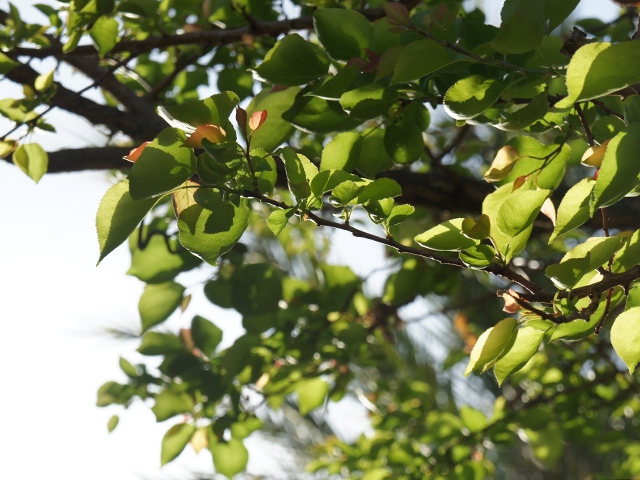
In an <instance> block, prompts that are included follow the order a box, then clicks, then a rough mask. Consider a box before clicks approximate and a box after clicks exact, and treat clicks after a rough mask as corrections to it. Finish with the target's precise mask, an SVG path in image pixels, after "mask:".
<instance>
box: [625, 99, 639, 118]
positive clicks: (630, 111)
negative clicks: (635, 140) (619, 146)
mask: <svg viewBox="0 0 640 480" xmlns="http://www.w3.org/2000/svg"><path fill="white" fill-rule="evenodd" d="M624 121H625V122H626V123H627V125H629V124H631V123H636V122H640V97H639V96H637V95H634V96H631V97H629V98H627V99H626V100H625V101H624Z"/></svg>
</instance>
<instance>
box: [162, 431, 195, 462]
mask: <svg viewBox="0 0 640 480" xmlns="http://www.w3.org/2000/svg"><path fill="white" fill-rule="evenodd" d="M195 432H196V426H195V425H191V424H189V423H179V424H178V425H174V426H173V427H171V428H170V429H169V430H167V433H165V434H164V437H163V438H162V450H161V453H160V465H166V464H167V463H169V462H171V461H172V460H173V459H175V458H176V457H177V456H178V455H180V454H181V453H182V451H183V450H184V447H186V446H187V444H188V443H189V440H191V437H193V434H194V433H195Z"/></svg>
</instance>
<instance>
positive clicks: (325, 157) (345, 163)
mask: <svg viewBox="0 0 640 480" xmlns="http://www.w3.org/2000/svg"><path fill="white" fill-rule="evenodd" d="M361 147H362V137H361V136H360V134H359V133H358V132H344V133H339V134H338V135H336V136H335V137H333V140H331V141H330V142H329V143H328V144H327V146H326V147H324V149H323V150H322V159H321V160H320V171H321V172H322V171H325V170H344V171H345V172H349V173H350V172H351V171H352V170H353V169H354V167H355V166H356V162H357V161H358V155H359V154H360V148H361ZM312 190H313V187H312ZM314 193H315V192H314Z"/></svg>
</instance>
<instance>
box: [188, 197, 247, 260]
mask: <svg viewBox="0 0 640 480" xmlns="http://www.w3.org/2000/svg"><path fill="white" fill-rule="evenodd" d="M206 196H207V200H208V203H207V206H206V208H205V207H203V206H202V205H192V206H190V207H189V208H187V209H186V210H184V211H183V212H182V213H181V214H180V217H179V218H178V228H179V230H180V243H182V245H183V246H184V247H185V248H186V249H187V250H189V251H190V252H192V253H193V254H194V255H197V256H198V257H200V258H202V259H203V260H204V261H206V262H208V263H210V264H212V265H215V262H216V260H217V259H218V257H219V256H220V255H222V254H224V253H226V252H228V251H229V250H231V248H232V247H233V246H234V245H235V244H236V243H237V242H238V240H240V237H241V236H242V234H243V233H244V231H245V229H246V228H247V225H248V224H249V212H250V208H249V205H248V202H247V201H246V200H239V201H238V202H237V203H235V202H233V201H224V200H223V198H222V194H221V193H219V192H214V191H209V192H208V193H207V194H206Z"/></svg>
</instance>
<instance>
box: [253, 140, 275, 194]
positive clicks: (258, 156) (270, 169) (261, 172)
mask: <svg viewBox="0 0 640 480" xmlns="http://www.w3.org/2000/svg"><path fill="white" fill-rule="evenodd" d="M251 161H252V162H253V168H254V170H255V172H256V181H257V183H258V190H260V192H261V193H263V194H266V195H270V194H271V193H273V189H274V188H275V186H276V182H277V181H278V168H277V166H276V162H275V160H274V159H273V157H272V156H271V155H267V152H265V151H264V150H263V149H262V148H254V149H252V150H251ZM251 188H253V186H251Z"/></svg>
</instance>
